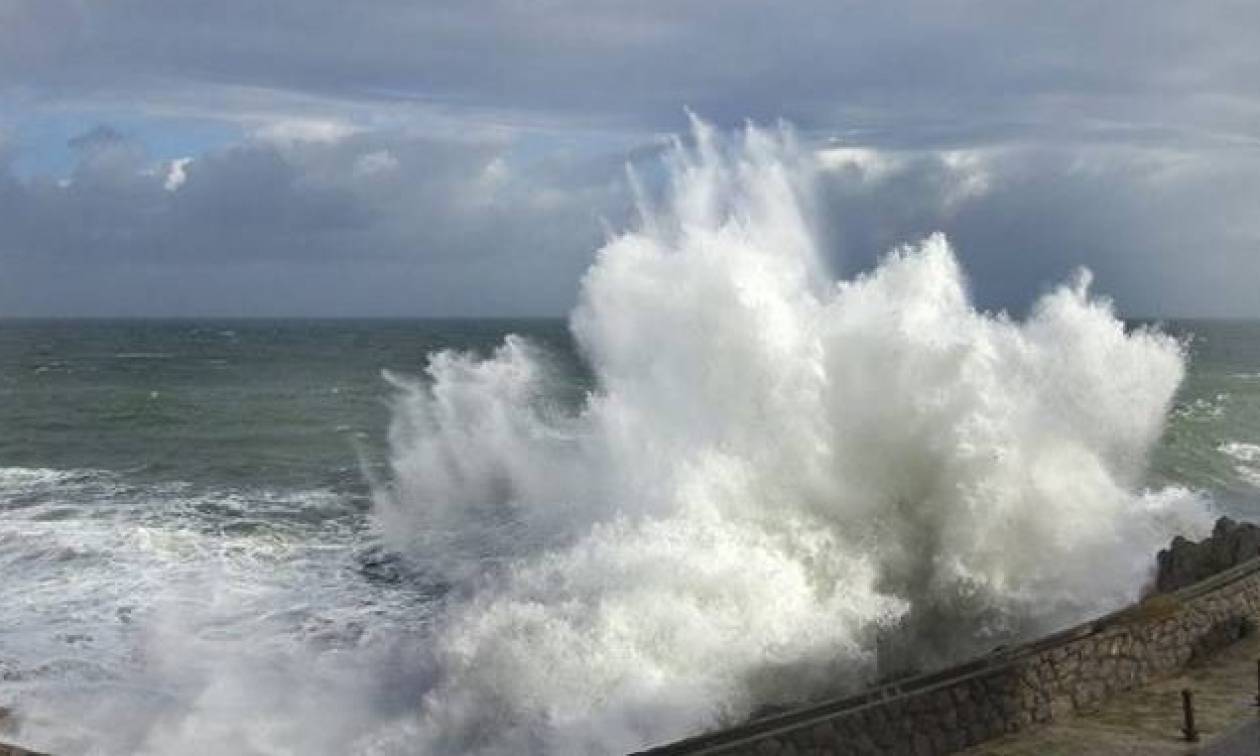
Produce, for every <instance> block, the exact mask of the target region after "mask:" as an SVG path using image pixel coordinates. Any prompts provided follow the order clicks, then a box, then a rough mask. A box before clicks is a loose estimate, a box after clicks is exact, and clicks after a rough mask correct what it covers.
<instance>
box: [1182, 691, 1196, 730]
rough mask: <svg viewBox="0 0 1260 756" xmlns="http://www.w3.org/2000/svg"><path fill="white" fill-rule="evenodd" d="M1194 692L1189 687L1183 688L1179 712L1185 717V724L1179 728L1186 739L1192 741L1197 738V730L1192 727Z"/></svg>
mask: <svg viewBox="0 0 1260 756" xmlns="http://www.w3.org/2000/svg"><path fill="white" fill-rule="evenodd" d="M1193 696H1194V694H1193V693H1191V692H1190V689H1189V688H1183V689H1182V691H1181V713H1182V715H1183V717H1184V718H1185V726H1184V727H1182V728H1181V732H1182V733H1183V734H1184V735H1185V736H1186V740H1187V741H1189V742H1191V743H1194V742H1197V741H1198V739H1199V731H1198V730H1197V729H1195V727H1194V697H1193Z"/></svg>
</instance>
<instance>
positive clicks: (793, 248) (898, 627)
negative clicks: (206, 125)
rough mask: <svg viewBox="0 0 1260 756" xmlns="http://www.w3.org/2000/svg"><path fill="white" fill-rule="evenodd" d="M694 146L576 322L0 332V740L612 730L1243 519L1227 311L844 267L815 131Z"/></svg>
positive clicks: (934, 248) (1245, 443) (871, 655)
mask: <svg viewBox="0 0 1260 756" xmlns="http://www.w3.org/2000/svg"><path fill="white" fill-rule="evenodd" d="M695 129H696V131H695V134H693V137H694V139H693V141H694V144H693V145H692V146H687V147H685V146H682V145H679V146H677V148H676V149H675V151H674V153H673V154H672V156H671V157H670V158H669V160H668V162H667V165H666V171H665V172H666V174H667V175H668V176H669V177H670V182H669V185H668V187H667V188H666V189H664V190H663V191H662V192H660V193H658V195H654V196H651V197H649V196H646V195H645V196H643V197H642V198H641V200H640V201H641V208H640V211H641V216H642V220H641V222H640V224H639V225H637V226H636V227H635V228H633V229H630V230H628V231H626V232H624V233H622V234H620V235H617V236H615V237H613V238H611V239H610V241H609V243H608V244H607V245H606V246H605V247H604V248H603V249H602V250H600V251H599V252H598V254H597V256H596V258H595V262H594V263H593V265H592V267H591V269H590V271H589V272H588V273H587V276H586V278H585V280H584V282H583V285H582V291H581V293H580V295H579V304H578V306H577V308H576V309H575V311H574V313H573V315H572V316H571V317H570V318H569V319H568V320H555V321H548V320H516V321H508V320H478V321H458V320H449V321H443V320H428V321H401V320H400V321H371V320H364V321H239V320H225V321H214V322H211V321H38V322H37V321H4V322H0V606H3V607H4V609H3V614H2V615H0V706H5V707H7V708H9V709H11V710H12V712H13V715H12V716H11V717H10V718H9V720H8V721H7V722H6V723H5V724H4V725H3V727H4V728H6V729H3V730H0V736H2V737H4V738H7V739H13V740H18V741H20V742H24V743H27V744H30V745H32V746H35V747H41V748H47V749H51V750H54V751H56V752H57V753H59V754H77V753H108V754H113V753H120V754H121V753H152V754H171V753H176V754H183V753H187V754H197V753H207V754H209V753H222V752H232V753H241V754H255V753H256V754H289V753H303V754H309V753H316V754H318V753H330V754H331V753H346V752H352V753H426V754H455V753H482V754H509V753H512V754H516V753H574V754H578V753H581V754H585V753H616V752H619V751H627V750H632V749H634V748H638V747H641V746H645V745H649V744H653V743H657V742H662V741H665V740H669V739H671V738H676V737H680V736H683V735H687V734H691V733H694V732H697V731H701V730H703V729H705V728H707V727H712V726H715V725H720V724H722V723H724V722H732V721H738V720H739V719H741V718H745V717H747V716H749V715H750V714H751V713H753V712H755V711H756V710H758V709H759V708H760V707H762V706H766V705H789V704H791V703H793V702H799V701H800V700H804V699H808V698H810V697H817V696H822V695H829V694H835V693H842V692H845V691H846V690H851V689H853V688H855V687H859V686H861V685H862V684H865V683H867V682H870V681H871V680H874V679H877V678H878V677H879V676H880V675H881V674H887V673H889V672H896V671H902V670H904V669H922V668H928V667H931V666H934V665H939V664H943V663H947V662H949V661H952V660H957V659H960V658H963V657H965V656H967V655H968V654H970V653H975V652H977V651H982V650H984V649H986V648H990V647H992V646H995V645H998V644H1000V643H1003V642H1006V641H1008V640H1009V639H1011V638H1018V637H1022V636H1027V635H1031V634H1034V633H1038V632H1044V631H1047V630H1050V629H1053V628H1055V627H1060V626H1063V625H1064V624H1066V623H1068V622H1071V621H1075V620H1077V619H1080V618H1081V617H1084V616H1087V615H1088V614H1090V613H1092V612H1096V611H1102V610H1105V609H1108V608H1111V607H1114V606H1116V605H1118V604H1120V603H1122V602H1124V601H1126V600H1130V599H1132V598H1133V597H1135V596H1136V595H1138V592H1139V591H1140V590H1141V588H1142V585H1143V582H1144V581H1145V580H1146V579H1147V578H1148V577H1149V572H1150V569H1151V567H1152V566H1153V557H1154V553H1155V550H1156V549H1157V548H1158V547H1159V546H1160V545H1161V544H1163V543H1165V542H1166V541H1167V539H1168V538H1170V537H1171V536H1172V535H1173V534H1176V533H1186V534H1190V535H1196V534H1199V533H1201V532H1202V531H1203V530H1204V528H1206V527H1207V526H1208V524H1209V523H1210V521H1211V518H1212V517H1213V516H1215V515H1217V514H1231V515H1234V516H1237V517H1243V518H1255V517H1257V516H1258V515H1260V511H1258V509H1260V507H1258V504H1257V498H1256V496H1257V493H1260V323H1251V322H1208V321H1203V322H1191V321H1187V322H1181V321H1171V322H1165V323H1149V322H1127V323H1126V322H1123V321H1122V320H1120V319H1118V318H1117V317H1116V316H1115V315H1114V313H1113V312H1112V310H1111V308H1110V306H1109V304H1108V303H1107V302H1106V300H1105V298H1103V297H1100V296H1099V295H1097V294H1095V293H1093V292H1092V291H1091V290H1090V287H1089V281H1088V277H1087V276H1085V275H1081V276H1079V277H1077V278H1076V279H1073V280H1070V281H1068V282H1066V283H1065V284H1064V285H1062V286H1060V287H1058V288H1055V289H1053V290H1052V291H1051V292H1050V293H1048V294H1047V295H1045V297H1043V299H1042V300H1041V301H1040V302H1039V303H1038V304H1037V305H1035V306H1034V307H1033V308H1032V310H1031V312H1030V313H1029V314H1028V315H1026V316H1023V317H1020V318H1012V317H1007V316H1005V315H1000V314H993V313H986V312H983V311H980V310H977V309H976V308H975V307H974V306H973V305H972V304H971V302H970V300H969V297H968V294H967V287H966V279H965V273H964V267H965V250H963V251H959V252H955V251H954V250H952V249H951V248H950V246H949V245H948V242H947V241H946V240H944V239H943V238H941V237H939V236H937V237H931V238H928V239H926V240H924V241H923V242H922V243H920V244H917V245H915V246H912V247H907V248H904V249H901V250H896V251H893V252H891V253H890V254H889V256H888V257H887V258H886V259H885V260H884V261H883V262H882V263H881V264H880V265H879V267H877V268H876V269H874V270H872V271H869V272H867V273H866V274H864V275H862V276H859V277H857V278H854V279H851V280H848V281H836V280H835V279H834V277H832V276H830V275H829V274H828V273H827V270H826V265H825V264H824V263H823V262H822V258H823V255H822V254H821V252H820V250H819V249H818V242H817V240H816V235H815V234H814V232H813V230H812V229H813V228H814V224H813V223H812V220H811V216H810V213H811V212H812V210H811V207H812V206H811V202H810V197H811V188H810V187H811V183H810V181H811V176H812V175H813V172H814V171H816V170H818V166H817V165H815V164H814V163H812V162H811V160H810V156H809V153H808V152H807V151H805V150H803V149H802V148H800V147H799V146H798V145H796V144H795V142H794V140H793V139H792V137H791V135H790V134H788V133H766V132H762V131H758V130H756V129H750V130H749V131H748V132H746V133H745V134H743V135H741V136H737V137H731V138H725V137H722V136H721V135H718V134H715V133H713V132H712V131H711V130H710V129H708V127H706V126H704V125H703V124H700V123H697V124H696V126H695ZM632 180H633V179H632ZM890 649H891V651H890Z"/></svg>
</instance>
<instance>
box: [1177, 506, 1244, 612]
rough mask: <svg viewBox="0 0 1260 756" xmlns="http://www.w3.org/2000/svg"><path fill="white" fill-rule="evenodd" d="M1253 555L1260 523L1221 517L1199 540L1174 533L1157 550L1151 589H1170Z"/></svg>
mask: <svg viewBox="0 0 1260 756" xmlns="http://www.w3.org/2000/svg"><path fill="white" fill-rule="evenodd" d="M1257 556H1260V527H1257V526H1255V525H1252V524H1251V523H1249V522H1242V523H1239V522H1235V521H1233V520H1231V519H1230V518H1228V517H1222V518H1220V519H1219V520H1217V521H1216V525H1215V527H1213V528H1212V535H1210V536H1208V537H1207V538H1205V539H1203V540H1202V541H1198V542H1195V541H1190V540H1188V539H1186V538H1182V537H1181V536H1177V537H1176V538H1174V539H1173V541H1172V544H1171V545H1170V546H1169V547H1168V548H1166V549H1164V550H1162V551H1160V552H1159V556H1158V557H1156V563H1157V564H1158V571H1157V573H1156V576H1155V586H1154V592H1155V593H1171V592H1172V591H1175V590H1177V589H1179V588H1184V587H1186V586H1188V585H1193V584H1195V583H1197V582H1199V581H1201V580H1206V579H1207V578H1209V577H1211V576H1213V575H1215V574H1217V573H1220V572H1224V571H1225V570H1227V569H1229V568H1230V567H1233V566H1235V565H1239V564H1242V563H1243V562H1245V561H1247V560H1248V559H1254V558H1255V557H1257Z"/></svg>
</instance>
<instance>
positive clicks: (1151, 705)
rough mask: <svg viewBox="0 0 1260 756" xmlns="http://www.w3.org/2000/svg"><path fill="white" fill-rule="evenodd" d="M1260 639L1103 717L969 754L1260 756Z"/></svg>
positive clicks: (1125, 700) (1116, 705)
mask: <svg viewBox="0 0 1260 756" xmlns="http://www.w3.org/2000/svg"><path fill="white" fill-rule="evenodd" d="M1257 659H1260V635H1253V636H1252V637H1250V638H1245V639H1243V640H1241V641H1239V642H1238V643H1236V644H1234V645H1233V646H1230V647H1229V648H1226V649H1224V650H1222V651H1220V652H1218V653H1217V654H1216V655H1215V656H1213V657H1212V659H1211V660H1210V661H1208V662H1207V663H1204V664H1202V665H1199V666H1196V667H1194V668H1193V669H1188V670H1186V671H1185V672H1184V673H1183V674H1181V675H1178V676H1177V677H1172V678H1168V679H1165V680H1159V681H1157V682H1154V683H1151V684H1149V685H1146V686H1145V687H1143V688H1141V689H1140V690H1134V691H1130V692H1128V693H1123V694H1120V695H1118V696H1116V697H1115V698H1112V699H1111V700H1110V701H1108V702H1107V703H1105V704H1103V706H1102V707H1100V708H1099V709H1098V710H1097V711H1095V712H1093V713H1090V714H1087V715H1076V716H1073V717H1070V718H1068V719H1066V720H1064V721H1061V722H1055V723H1054V724H1050V725H1045V726H1042V727H1039V728H1036V729H1030V730H1027V731H1025V732H1022V733H1019V734H1016V735H1008V736H1006V737H1004V738H1000V739H998V740H993V741H990V742H988V743H984V744H982V745H979V746H976V747H974V748H970V749H968V750H966V751H964V753H966V754H969V756H1052V755H1054V754H1063V756H1104V755H1108V756H1110V755H1111V754H1132V755H1133V756H1137V755H1138V754H1156V755H1158V754H1169V755H1173V754H1201V755H1202V756H1241V755H1242V754H1249V755H1250V756H1254V755H1255V754H1260V709H1257V707H1256V703H1255V702H1256V685H1257V682H1256V660H1257ZM1183 688H1189V689H1190V690H1191V691H1193V692H1194V710H1195V724H1196V725H1197V727H1198V730H1199V733H1200V740H1199V742H1198V743H1188V742H1186V741H1185V739H1184V738H1183V737H1182V734H1181V726H1182V713H1181V690H1182V689H1183Z"/></svg>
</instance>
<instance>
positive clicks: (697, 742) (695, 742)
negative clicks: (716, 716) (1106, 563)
mask: <svg viewBox="0 0 1260 756" xmlns="http://www.w3.org/2000/svg"><path fill="white" fill-rule="evenodd" d="M1237 527H1238V526H1235V524H1234V523H1232V522H1229V521H1228V520H1222V521H1221V522H1220V523H1218V525H1217V530H1216V535H1215V536H1214V538H1213V539H1208V541H1205V542H1204V545H1203V548H1202V549H1201V550H1202V552H1203V553H1204V554H1217V555H1219V554H1220V553H1221V552H1222V549H1221V548H1218V547H1217V545H1218V544H1223V543H1226V542H1229V543H1230V544H1231V548H1230V549H1229V550H1228V551H1229V553H1230V554H1231V556H1232V560H1233V566H1229V567H1226V568H1225V569H1223V571H1219V572H1217V573H1216V574H1214V575H1211V576H1210V577H1207V578H1205V579H1202V580H1199V581H1198V582H1195V583H1193V584H1191V585H1188V586H1185V587H1182V588H1179V589H1177V590H1175V591H1171V592H1168V593H1161V594H1156V595H1154V596H1151V597H1149V598H1147V599H1146V600H1144V601H1142V602H1140V603H1137V604H1134V605H1131V606H1129V607H1126V608H1124V609H1121V610H1119V611H1117V612H1113V613H1111V614H1109V615H1106V616H1104V617H1100V618H1098V619H1095V620H1092V621H1089V622H1086V623H1082V624H1080V625H1077V626H1076V627H1072V628H1069V629H1067V630H1063V631H1061V632H1058V633H1055V634H1053V635H1049V636H1046V637H1044V638H1040V639H1037V640H1033V641H1030V642H1027V643H1024V644H1020V645H1017V646H1011V647H1005V648H1001V649H998V650H996V651H994V652H993V653H990V654H988V655H986V656H983V657H980V658H977V659H974V660H972V661H970V662H967V663H964V664H962V665H959V666H955V667H951V668H948V669H944V670H940V671H937V672H933V673H930V674H925V675H921V676H918V677H914V678H911V679H907V680H903V681H898V682H896V683H892V684H888V685H883V686H880V687H876V688H873V689H871V690H868V691H866V692H864V693H861V694H859V695H856V696H849V697H845V698H842V699H837V700H832V701H827V702H822V703H819V704H816V705H812V706H808V707H804V708H800V709H796V710H794V711H790V712H786V713H783V714H779V715H776V716H771V717H766V718H763V719H758V720H754V721H752V722H749V723H747V724H744V725H741V726H738V727H733V728H730V729H727V730H722V731H718V732H712V733H708V734H704V735H699V736H696V737H692V738H688V739H686V740H682V741H678V742H676V743H672V744H669V745H664V746H660V747H658V748H653V749H650V750H648V751H644V752H642V754H643V756H647V755H649V754H650V755H651V756H683V755H684V754H685V755H687V756H700V755H701V754H703V755H705V756H710V755H712V756H717V755H718V754H722V755H723V756H754V755H755V756H771V755H777V756H806V755H807V754H813V755H816V756H823V755H824V754H825V755H827V756H832V755H834V756H842V755H848V754H853V755H855V756H856V755H857V754H915V755H916V756H920V755H922V756H929V755H932V754H946V753H954V752H957V751H960V750H962V749H964V748H967V747H969V746H971V745H975V744H978V743H982V742H984V741H986V740H989V739H992V738H995V737H998V736H1001V735H1005V734H1008V733H1014V732H1019V731H1020V730H1023V729H1025V728H1028V727H1031V726H1034V725H1035V724H1037V723H1044V722H1051V721H1054V720H1055V719H1057V718H1059V717H1062V716H1064V715H1066V714H1069V713H1072V712H1084V711H1089V710H1090V709H1092V708H1094V707H1096V706H1097V705H1098V704H1100V703H1101V702H1102V701H1104V700H1106V699H1107V698H1108V697H1110V696H1112V695H1113V694H1116V693H1119V692H1122V691H1125V690H1131V689H1133V688H1135V687H1138V686H1140V685H1142V684H1143V683H1145V682H1147V681H1148V680H1152V679H1156V678H1158V677H1162V676H1165V675H1169V674H1172V673H1174V672H1176V671H1178V670H1180V669H1182V668H1184V667H1185V666H1187V665H1189V664H1191V663H1193V662H1194V661H1195V660H1196V659H1200V658H1203V657H1205V656H1206V655H1208V654H1210V653H1212V652H1213V651H1215V650H1217V649H1219V648H1221V647H1223V646H1226V645H1228V644H1230V643H1232V642H1233V641H1235V640H1237V639H1238V638H1240V637H1241V636H1243V635H1244V634H1247V633H1249V632H1251V631H1252V630H1253V628H1255V627H1256V626H1257V623H1258V622H1260V558H1257V557H1255V556H1254V554H1255V553H1256V548H1254V547H1249V548H1237V547H1236V544H1237V542H1238V540H1239V536H1238V535H1237V530H1236V528H1237ZM1243 527H1245V528H1246V527H1250V526H1243ZM1214 539H1215V540H1214ZM1174 550H1179V553H1184V551H1185V550H1184V548H1183V547H1180V546H1179V545H1178V544H1174V549H1170V550H1169V551H1167V552H1164V553H1162V554H1161V560H1160V565H1161V576H1160V577H1161V579H1163V578H1164V576H1165V574H1166V569H1165V568H1166V565H1168V564H1171V559H1170V557H1169V556H1166V555H1170V554H1172V553H1173V551H1174ZM1183 561H1184V560H1183Z"/></svg>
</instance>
